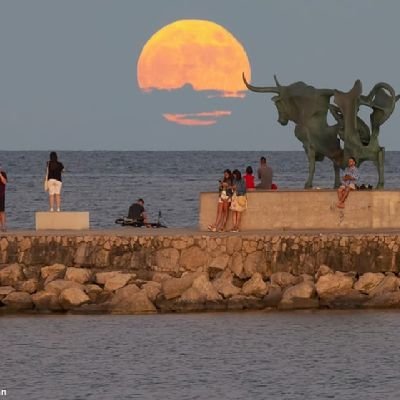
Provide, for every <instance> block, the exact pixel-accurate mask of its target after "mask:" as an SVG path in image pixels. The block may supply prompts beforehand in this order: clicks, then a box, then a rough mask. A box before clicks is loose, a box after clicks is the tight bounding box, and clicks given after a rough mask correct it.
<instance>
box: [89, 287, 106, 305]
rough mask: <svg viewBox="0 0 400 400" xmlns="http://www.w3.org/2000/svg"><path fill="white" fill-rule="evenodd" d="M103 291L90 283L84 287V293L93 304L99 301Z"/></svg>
mask: <svg viewBox="0 0 400 400" xmlns="http://www.w3.org/2000/svg"><path fill="white" fill-rule="evenodd" d="M102 292H103V289H102V288H101V287H100V286H99V285H95V284H94V283H90V284H88V285H86V286H85V293H86V294H87V295H88V296H89V299H90V301H91V303H95V302H97V301H98V300H100V299H101V293H102Z"/></svg>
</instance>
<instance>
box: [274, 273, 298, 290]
mask: <svg viewBox="0 0 400 400" xmlns="http://www.w3.org/2000/svg"><path fill="white" fill-rule="evenodd" d="M270 280H271V284H273V285H278V286H280V287H281V288H282V289H284V288H286V287H287V286H292V285H295V284H296V283H297V281H298V278H296V277H295V276H294V275H292V274H291V273H290V272H275V273H273V274H272V275H271V277H270Z"/></svg>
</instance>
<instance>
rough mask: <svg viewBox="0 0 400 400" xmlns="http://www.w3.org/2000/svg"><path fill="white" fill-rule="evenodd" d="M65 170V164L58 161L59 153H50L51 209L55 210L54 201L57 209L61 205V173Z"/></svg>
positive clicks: (49, 185) (48, 169) (49, 187)
mask: <svg viewBox="0 0 400 400" xmlns="http://www.w3.org/2000/svg"><path fill="white" fill-rule="evenodd" d="M63 170H64V165H63V164H62V163H60V162H59V161H58V158H57V153H56V152H55V151H52V152H51V153H50V160H49V161H47V180H48V189H49V203H50V211H54V201H55V203H56V206H57V211H60V207H61V186H62V179H61V173H62V172H63Z"/></svg>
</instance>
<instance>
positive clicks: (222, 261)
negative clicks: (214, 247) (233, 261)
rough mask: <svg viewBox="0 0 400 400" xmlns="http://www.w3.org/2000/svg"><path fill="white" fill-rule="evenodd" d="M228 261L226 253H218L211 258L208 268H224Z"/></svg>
mask: <svg viewBox="0 0 400 400" xmlns="http://www.w3.org/2000/svg"><path fill="white" fill-rule="evenodd" d="M228 261H229V256H228V254H220V255H218V256H217V257H215V258H213V259H212V260H211V262H210V265H209V266H208V268H216V269H220V270H224V269H225V268H226V267H227V265H228Z"/></svg>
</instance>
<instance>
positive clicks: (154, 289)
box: [142, 281, 161, 302]
mask: <svg viewBox="0 0 400 400" xmlns="http://www.w3.org/2000/svg"><path fill="white" fill-rule="evenodd" d="M142 290H144V291H145V292H146V294H147V297H148V298H149V299H150V301H153V302H154V301H156V299H157V296H158V295H159V294H160V292H161V283H159V282H153V281H149V282H146V283H145V284H144V285H143V286H142Z"/></svg>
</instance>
